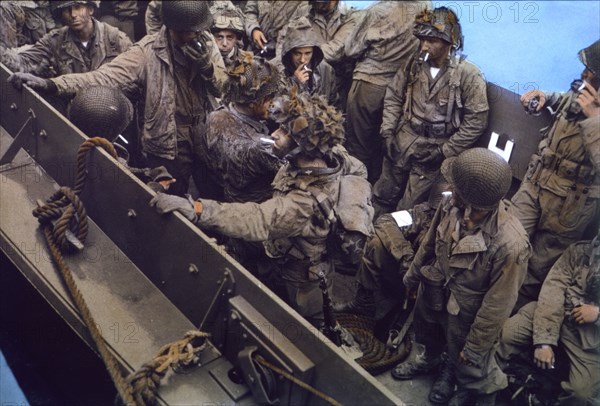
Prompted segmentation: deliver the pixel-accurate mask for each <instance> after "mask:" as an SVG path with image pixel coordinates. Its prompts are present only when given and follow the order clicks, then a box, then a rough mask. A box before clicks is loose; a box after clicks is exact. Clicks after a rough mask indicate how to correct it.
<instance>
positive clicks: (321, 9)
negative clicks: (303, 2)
mask: <svg viewBox="0 0 600 406" xmlns="http://www.w3.org/2000/svg"><path fill="white" fill-rule="evenodd" d="M337 4H338V0H329V1H312V2H311V5H312V9H313V10H314V11H315V13H318V14H329V13H330V12H331V11H332V10H333V9H335V8H336V6H337Z"/></svg>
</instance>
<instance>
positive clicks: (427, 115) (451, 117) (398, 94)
mask: <svg viewBox="0 0 600 406" xmlns="http://www.w3.org/2000/svg"><path fill="white" fill-rule="evenodd" d="M488 110H489V105H488V100H487V85H486V82H485V79H484V78H483V75H482V73H481V71H480V70H479V68H477V67H476V66H475V65H473V64H472V63H470V62H468V61H466V60H461V59H460V58H458V57H452V58H451V59H450V61H449V62H448V63H447V64H446V66H445V67H443V68H442V69H441V70H440V71H439V72H438V74H437V76H436V77H435V78H432V76H431V73H430V69H429V64H428V63H426V62H424V63H423V64H420V63H419V62H417V61H416V60H413V61H411V63H410V64H409V66H408V67H407V68H406V69H405V70H399V71H398V73H397V74H396V75H395V76H394V78H393V79H392V81H391V83H390V84H389V86H388V88H387V90H386V94H385V99H384V104H383V121H382V124H381V135H382V137H383V138H390V137H392V138H393V139H394V142H395V143H396V148H397V151H400V155H401V156H402V159H404V160H405V161H406V163H408V162H409V161H410V160H411V155H412V153H414V152H415V151H416V150H419V149H428V148H431V147H432V146H436V145H441V147H442V152H443V153H444V156H445V157H451V156H457V155H458V154H460V153H461V152H463V151H464V150H466V149H468V148H470V147H472V146H473V144H474V143H475V142H476V141H477V139H478V138H479V136H480V135H481V134H482V133H483V131H484V130H485V128H486V127H487V122H488ZM432 125H436V126H440V127H441V131H440V133H439V134H437V133H436V134H432V133H433V131H427V133H428V134H427V135H425V134H424V131H423V129H424V126H429V128H433V127H432ZM436 128H437V127H436Z"/></svg>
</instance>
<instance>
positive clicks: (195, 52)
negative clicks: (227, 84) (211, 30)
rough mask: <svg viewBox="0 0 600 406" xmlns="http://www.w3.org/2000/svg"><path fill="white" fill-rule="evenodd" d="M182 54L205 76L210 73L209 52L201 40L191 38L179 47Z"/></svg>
mask: <svg viewBox="0 0 600 406" xmlns="http://www.w3.org/2000/svg"><path fill="white" fill-rule="evenodd" d="M181 50H182V51H183V54H184V55H185V56H186V57H188V58H189V59H190V60H191V61H192V62H194V63H195V64H196V66H198V69H200V72H201V73H202V74H203V75H205V76H207V75H208V74H209V73H211V70H212V64H211V63H210V52H208V46H207V45H206V42H205V41H203V40H193V41H192V42H189V43H187V44H185V45H184V46H182V47H181Z"/></svg>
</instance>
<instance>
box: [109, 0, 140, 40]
mask: <svg viewBox="0 0 600 406" xmlns="http://www.w3.org/2000/svg"><path fill="white" fill-rule="evenodd" d="M139 12H140V9H139V5H138V2H137V1H135V0H126V1H101V2H100V13H101V17H100V21H102V22H105V23H106V24H110V25H112V26H113V27H117V28H118V29H120V30H121V31H123V32H124V33H125V34H127V36H128V37H129V39H130V40H132V41H135V40H136V38H137V36H136V35H135V20H136V19H137V18H138V14H139Z"/></svg>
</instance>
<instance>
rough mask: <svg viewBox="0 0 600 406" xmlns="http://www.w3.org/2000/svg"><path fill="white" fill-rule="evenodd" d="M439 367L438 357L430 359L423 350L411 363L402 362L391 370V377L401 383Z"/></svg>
mask: <svg viewBox="0 0 600 406" xmlns="http://www.w3.org/2000/svg"><path fill="white" fill-rule="evenodd" d="M438 365H439V357H432V356H431V355H429V354H428V353H427V350H425V351H424V352H423V353H422V354H419V355H417V356H416V357H415V359H414V360H412V361H405V362H402V363H400V364H398V365H396V366H395V367H394V369H392V377H393V378H394V379H398V380H401V381H405V380H407V379H413V378H414V377H415V376H417V375H422V374H427V373H429V372H431V371H432V370H433V369H435V368H436V367H437V366H438Z"/></svg>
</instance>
